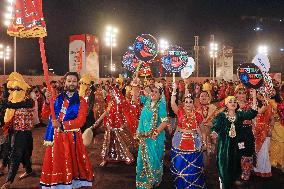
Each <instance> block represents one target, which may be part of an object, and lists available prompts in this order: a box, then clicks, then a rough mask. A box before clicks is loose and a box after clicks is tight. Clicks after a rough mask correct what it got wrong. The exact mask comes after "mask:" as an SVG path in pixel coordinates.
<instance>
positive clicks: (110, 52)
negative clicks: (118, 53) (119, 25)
mask: <svg viewBox="0 0 284 189" xmlns="http://www.w3.org/2000/svg"><path fill="white" fill-rule="evenodd" d="M112 69H113V67H112V33H111V36H110V76H111V77H112Z"/></svg>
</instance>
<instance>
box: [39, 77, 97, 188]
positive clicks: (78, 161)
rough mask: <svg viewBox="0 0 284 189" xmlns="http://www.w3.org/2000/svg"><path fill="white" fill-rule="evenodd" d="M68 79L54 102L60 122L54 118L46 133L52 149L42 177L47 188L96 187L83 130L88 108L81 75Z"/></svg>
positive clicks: (48, 151)
mask: <svg viewBox="0 0 284 189" xmlns="http://www.w3.org/2000/svg"><path fill="white" fill-rule="evenodd" d="M64 78H65V86H64V88H65V91H64V92H62V93H61V94H59V96H57V97H56V99H55V102H54V111H55V116H56V119H54V118H52V117H50V119H49V122H48V127H47V130H46V134H45V144H46V145H48V146H47V148H46V151H45V155H44V159H43V166H42V172H41V177H40V184H41V185H42V188H43V189H51V188H52V189H57V188H64V189H72V188H80V187H86V186H92V182H93V178H94V172H93V168H92V166H91V163H90V160H89V158H88V154H87V151H86V148H85V146H84V144H83V140H82V133H81V130H80V128H81V127H82V126H83V125H84V123H85V121H86V117H87V112H88V105H87V103H86V101H85V100H84V98H82V97H80V96H79V94H78V91H77V87H78V81H79V76H78V74H77V73H76V72H68V73H67V74H65V76H64ZM47 96H48V97H50V93H48V92H47ZM49 99H50V98H49Z"/></svg>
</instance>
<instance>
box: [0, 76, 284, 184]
mask: <svg viewBox="0 0 284 189" xmlns="http://www.w3.org/2000/svg"><path fill="white" fill-rule="evenodd" d="M176 80H177V81H175V79H174V80H173V79H168V78H167V79H165V78H150V79H144V80H143V81H142V79H139V78H138V77H134V78H133V79H132V80H126V79H125V80H123V79H121V78H118V79H111V80H106V81H104V82H101V83H97V84H95V82H94V81H92V80H91V78H90V77H89V76H83V77H82V78H79V75H78V74H77V73H75V72H68V73H66V75H65V76H64V78H63V80H61V81H51V83H50V84H51V89H49V90H48V88H47V86H46V84H43V85H41V86H29V85H28V84H27V83H26V82H25V80H24V78H23V77H22V76H21V75H20V74H19V73H16V72H13V73H11V74H10V75H9V77H8V79H7V83H5V84H4V85H3V86H2V88H1V96H0V111H1V112H0V122H1V134H0V136H1V147H0V159H1V160H2V162H1V166H0V175H1V176H3V175H5V173H6V171H8V173H7V176H6V182H5V183H4V184H3V186H2V187H1V189H6V188H10V186H11V184H12V183H13V181H14V178H15V176H16V174H17V171H18V168H19V165H20V164H22V165H23V166H24V167H25V170H26V171H25V173H24V174H23V175H21V176H20V178H21V179H24V178H26V177H28V176H30V175H31V174H32V172H33V170H32V162H31V157H32V151H33V137H32V129H33V128H35V127H46V132H45V135H44V136H43V138H44V145H45V146H46V151H45V155H44V157H43V166H42V172H41V177H40V185H41V186H42V188H44V189H48V188H50V189H51V188H52V189H56V188H70V189H71V188H80V187H91V186H92V183H93V177H94V172H93V170H94V168H93V167H92V165H91V162H90V160H89V158H88V152H87V150H86V147H85V145H84V140H85V139H84V137H83V135H84V134H83V133H85V132H89V131H90V130H91V131H92V130H93V131H95V130H98V129H101V130H103V132H104V139H103V140H104V141H103V146H102V151H101V154H97V155H100V156H101V157H102V160H103V161H102V162H100V166H102V167H104V166H107V164H108V163H116V162H120V163H125V164H127V165H128V164H133V163H135V161H136V188H138V189H150V188H155V187H157V186H159V184H160V183H161V182H162V177H163V167H164V165H163V159H164V155H165V142H166V140H171V141H172V142H171V152H170V159H171V165H170V170H171V173H172V176H173V180H174V186H173V188H178V189H185V188H188V189H191V188H192V189H193V188H206V170H207V165H206V164H205V163H204V162H205V159H211V158H210V157H212V156H216V160H217V162H216V166H217V169H218V175H219V180H220V188H222V189H230V188H232V186H233V185H234V184H235V182H237V181H241V182H245V181H248V180H249V179H250V176H251V174H252V173H254V174H256V175H257V176H260V177H270V176H272V173H271V167H272V166H273V167H276V168H279V169H280V170H282V171H283V172H284V101H283V99H284V85H281V83H279V82H277V81H275V80H274V81H273V84H274V89H273V91H272V92H271V93H269V95H268V94H263V93H260V92H258V91H257V90H255V89H247V88H245V87H244V86H243V85H242V84H241V83H240V82H239V81H235V82H233V81H225V80H220V81H217V80H215V81H212V80H211V81H209V80H205V81H204V82H203V83H198V82H194V81H190V80H189V79H185V80H183V79H177V78H176ZM166 136H169V137H166ZM83 139H84V140H83ZM34 155H35V154H34ZM211 163H215V162H211Z"/></svg>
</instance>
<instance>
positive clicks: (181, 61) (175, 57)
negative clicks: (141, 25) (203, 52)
mask: <svg viewBox="0 0 284 189" xmlns="http://www.w3.org/2000/svg"><path fill="white" fill-rule="evenodd" d="M187 62H188V54H187V52H186V51H185V50H184V49H183V48H182V47H179V46H171V47H169V49H168V50H166V51H165V52H164V54H163V56H162V64H163V67H164V68H165V69H166V70H167V71H168V72H180V71H181V70H182V69H183V68H184V67H185V66H186V64H187Z"/></svg>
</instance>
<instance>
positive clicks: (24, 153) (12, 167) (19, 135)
mask: <svg viewBox="0 0 284 189" xmlns="http://www.w3.org/2000/svg"><path fill="white" fill-rule="evenodd" d="M32 151H33V136H32V132H31V131H14V134H13V136H12V141H11V153H10V163H9V172H8V176H7V179H6V182H8V181H10V182H13V181H14V179H15V176H16V174H17V172H18V169H19V166H20V163H23V165H24V167H25V169H26V172H27V173H31V172H32V163H31V156H32Z"/></svg>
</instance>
